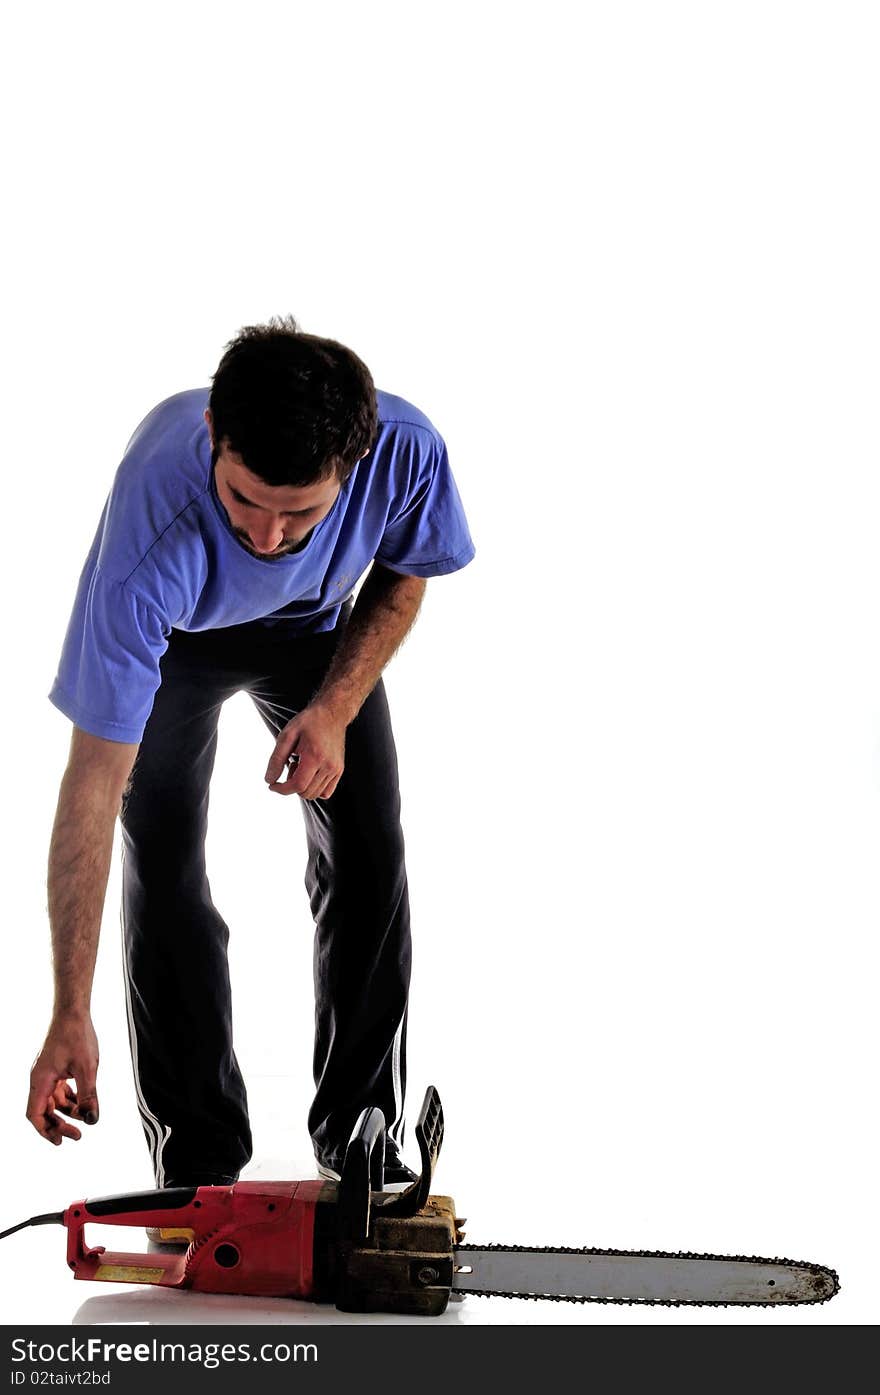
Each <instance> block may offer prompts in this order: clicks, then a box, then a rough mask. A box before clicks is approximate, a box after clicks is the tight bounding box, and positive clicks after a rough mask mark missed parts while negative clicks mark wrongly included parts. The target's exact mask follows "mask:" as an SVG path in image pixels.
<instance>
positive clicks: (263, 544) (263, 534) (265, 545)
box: [250, 523, 284, 552]
mask: <svg viewBox="0 0 880 1395" xmlns="http://www.w3.org/2000/svg"><path fill="white" fill-rule="evenodd" d="M250 537H251V543H252V545H253V546H254V547H255V548H256V550H257V552H274V550H275V548H276V547H280V546H281V544H282V543H283V541H284V529H283V527H282V526H281V524H280V523H264V524H263V526H262V527H261V528H252V529H251V530H250Z"/></svg>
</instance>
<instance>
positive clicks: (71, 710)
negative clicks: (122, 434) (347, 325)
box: [49, 388, 474, 742]
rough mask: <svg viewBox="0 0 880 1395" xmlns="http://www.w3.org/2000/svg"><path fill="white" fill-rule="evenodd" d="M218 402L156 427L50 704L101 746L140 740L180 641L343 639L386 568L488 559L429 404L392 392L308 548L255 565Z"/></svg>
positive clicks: (126, 487) (141, 440)
mask: <svg viewBox="0 0 880 1395" xmlns="http://www.w3.org/2000/svg"><path fill="white" fill-rule="evenodd" d="M208 396H209V390H208V389H207V388H195V389H193V390H191V391H189V392H180V393H177V394H176V395H175V396H174V397H169V398H168V399H167V400H166V401H164V402H160V403H159V405H158V406H157V407H154V408H153V410H152V411H151V412H150V413H149V415H148V416H147V417H145V418H144V420H143V421H142V422H141V424H140V426H139V427H138V428H137V430H136V431H135V433H134V435H133V436H132V438H131V440H130V441H129V443H128V446H127V447H126V451H125V455H124V456H123V459H122V463H121V464H120V466H119V469H118V470H117V472H116V478H115V480H114V482H113V488H112V489H111V491H110V497H109V498H108V500H107V503H106V504H105V506H104V512H103V513H102V515H101V521H100V523H99V525H98V531H97V534H96V536H95V540H94V542H93V544H92V548H91V551H90V552H89V555H88V558H87V559H86V564H85V567H84V568H83V573H82V576H81V577H80V582H79V587H78V590H77V595H76V601H75V603H74V607H73V614H72V616H71V619H70V624H69V626H68V630H67V635H66V638H65V641H64V646H63V649H62V654H61V662H60V665H59V668H58V674H57V677H56V679H55V682H54V684H53V686H52V690H51V692H50V694H49V698H50V701H52V702H53V703H54V704H55V706H56V707H58V708H60V710H61V711H62V712H64V713H65V715H66V716H68V717H69V718H70V719H71V721H73V722H74V723H75V724H76V725H77V726H79V727H82V728H83V730H85V731H88V732H91V733H92V735H93V736H102V737H105V738H106V739H108V740H110V741H126V742H137V741H140V739H141V737H142V736H143V732H144V727H145V726H146V722H147V718H148V717H149V715H150V712H151V710H152V706H153V700H154V698H155V695H156V689H157V688H158V686H159V681H160V671H159V660H160V659H161V657H162V655H163V653H164V652H165V650H166V648H167V647H168V637H169V634H170V632H171V630H172V629H179V630H213V629H219V628H222V627H224V626H228V625H240V624H243V623H245V622H246V621H252V620H259V621H262V622H264V623H266V624H277V623H279V622H281V621H283V622H284V623H285V625H287V626H289V627H290V629H291V630H292V631H294V632H296V633H302V634H310V633H315V632H317V631H321V630H330V629H332V628H333V627H334V625H335V624H336V620H337V617H338V615H339V611H340V608H341V606H342V605H343V604H344V603H345V601H347V600H348V599H349V598H350V596H351V594H352V591H353V589H354V585H355V583H356V582H357V581H358V579H359V578H360V577H361V576H362V575H363V573H364V572H365V571H366V569H367V568H368V567H369V566H370V564H371V563H372V562H373V561H374V560H375V561H377V562H379V563H380V564H381V565H382V566H383V567H388V568H389V569H390V570H391V571H395V572H401V573H404V574H405V575H409V576H424V577H429V576H440V575H442V573H444V572H453V571H457V570H458V568H459V567H463V566H465V565H466V563H468V562H469V561H470V560H471V558H472V557H473V555H474V545H473V543H472V542H471V538H470V533H469V532H468V526H467V520H466V519H465V515H464V511H463V509H462V506H461V500H460V498H459V495H458V490H457V489H456V486H455V481H454V479H453V477H452V472H451V470H450V468H449V460H448V457H447V453H446V446H445V445H444V443H443V440H442V438H441V437H440V436H439V435H438V433H437V432H436V430H435V429H434V427H433V426H432V425H431V423H430V421H428V419H427V417H425V416H424V415H423V414H422V413H421V412H420V411H419V410H418V408H416V407H413V406H411V405H410V403H409V402H405V401H404V400H403V399H402V398H400V397H392V396H390V395H389V394H388V393H385V392H380V393H378V394H377V397H378V404H379V431H378V435H377V438H376V441H375V443H374V445H373V447H372V449H371V451H370V453H369V454H368V455H366V456H365V457H364V459H363V460H361V461H359V462H358V464H357V465H356V466H355V468H354V470H353V471H352V473H351V475H350V476H349V478H348V479H347V480H346V482H345V484H344V485H343V486H342V488H341V490H340V491H339V494H338V496H337V498H336V500H335V502H334V504H333V507H332V508H331V510H330V512H329V513H328V514H327V516H326V517H325V518H323V519H322V520H321V522H320V523H318V524H317V525H316V527H315V528H314V529H313V530H312V533H311V534H310V535H309V537H308V540H307V542H306V545H305V547H303V548H302V549H300V550H299V551H297V552H292V553H290V554H288V555H286V556H281V557H277V558H271V559H264V558H259V557H254V556H252V555H251V554H250V553H249V552H248V551H247V550H246V549H245V548H244V547H243V546H242V545H241V543H240V542H239V541H238V539H237V538H236V536H235V534H234V533H233V531H232V527H231V525H230V522H229V518H228V515H227V513H226V511H225V509H224V508H223V505H222V504H221V502H220V499H219V496H218V494H217V490H216V485H215V483H214V471H213V469H212V468H211V442H210V438H209V436H208V428H207V425H206V423H205V421H204V418H203V413H204V410H205V408H206V407H207V405H208Z"/></svg>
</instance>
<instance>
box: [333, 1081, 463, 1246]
mask: <svg viewBox="0 0 880 1395" xmlns="http://www.w3.org/2000/svg"><path fill="white" fill-rule="evenodd" d="M415 1134H416V1139H417V1140H418V1145H419V1153H420V1155H421V1161H422V1168H421V1172H420V1174H419V1176H418V1177H417V1178H416V1180H415V1182H413V1183H412V1184H411V1185H410V1186H409V1187H407V1188H406V1190H405V1191H402V1192H391V1193H388V1192H383V1191H382V1188H383V1187H384V1184H385V1176H384V1171H385V1116H384V1115H383V1113H382V1111H381V1109H378V1108H376V1107H375V1106H373V1107H372V1108H371V1109H365V1110H364V1111H363V1112H362V1114H361V1115H360V1117H359V1119H358V1121H357V1123H356V1125H355V1128H354V1132H353V1133H352V1135H351V1139H350V1141H349V1144H348V1148H347V1149H346V1152H345V1162H344V1163H343V1166H342V1173H341V1176H340V1180H339V1195H338V1203H337V1216H338V1225H339V1239H340V1240H341V1241H343V1242H346V1241H347V1242H349V1243H351V1244H357V1243H358V1242H359V1241H361V1240H365V1239H366V1237H367V1235H368V1234H369V1230H370V1207H371V1205H372V1207H373V1208H374V1209H375V1210H377V1211H381V1212H382V1215H383V1216H397V1217H403V1216H414V1215H415V1214H416V1212H417V1211H420V1210H421V1208H422V1207H423V1206H424V1204H425V1202H426V1201H427V1199H428V1195H429V1193H430V1190H431V1180H432V1178H433V1176H434V1168H435V1167H436V1165H437V1159H438V1158H439V1156H440V1148H441V1146H442V1144H443V1106H442V1104H441V1103H440V1096H439V1095H438V1093H437V1090H436V1089H435V1087H434V1086H433V1085H429V1086H428V1089H427V1091H426V1093H425V1099H424V1102H423V1104H422V1108H421V1111H420V1113H419V1117H418V1120H417V1121H416V1127H415ZM374 1193H379V1194H378V1195H374Z"/></svg>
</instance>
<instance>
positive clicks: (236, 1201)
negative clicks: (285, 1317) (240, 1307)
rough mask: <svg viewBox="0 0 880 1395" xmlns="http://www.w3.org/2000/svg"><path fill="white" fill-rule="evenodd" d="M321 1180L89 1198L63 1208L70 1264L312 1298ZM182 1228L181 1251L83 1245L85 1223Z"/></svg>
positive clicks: (98, 1273)
mask: <svg viewBox="0 0 880 1395" xmlns="http://www.w3.org/2000/svg"><path fill="white" fill-rule="evenodd" d="M325 1185H326V1184H325V1183H324V1182H321V1181H305V1182H236V1183H235V1184H234V1185H233V1186H230V1187H199V1188H198V1189H196V1190H195V1191H194V1194H193V1198H192V1200H191V1201H190V1202H188V1203H187V1204H186V1205H185V1206H175V1207H174V1208H170V1209H168V1210H166V1211H163V1210H158V1209H152V1210H150V1211H149V1213H148V1214H147V1213H145V1212H144V1210H143V1209H142V1208H137V1209H133V1210H130V1211H118V1212H117V1211H113V1213H112V1214H107V1213H106V1210H105V1209H104V1208H102V1209H101V1210H99V1211H92V1210H90V1209H89V1205H88V1203H87V1202H86V1201H78V1202H74V1203H73V1205H72V1206H69V1207H68V1208H67V1210H66V1211H65V1213H64V1224H65V1226H66V1227H67V1262H68V1264H69V1266H70V1268H71V1269H72V1270H73V1273H74V1277H75V1278H77V1279H89V1280H92V1281H94V1280H98V1281H99V1282H105V1283H106V1282H109V1283H123V1284H144V1283H152V1284H160V1285H162V1286H163V1287H166V1288H180V1289H185V1288H191V1289H197V1290H199V1291H200V1292H202V1293H248V1294H254V1295H259V1296H263V1297H279V1298H304V1299H310V1298H312V1297H313V1293H314V1238H315V1212H316V1207H317V1203H318V1199H319V1197H320V1195H321V1193H322V1191H323V1190H324V1187H325ZM90 1224H91V1225H120V1226H136V1227H144V1226H146V1225H149V1226H158V1227H168V1228H171V1227H173V1228H186V1229H191V1230H192V1231H193V1232H194V1235H195V1238H194V1240H193V1241H192V1243H191V1244H190V1245H189V1247H188V1249H187V1250H186V1251H185V1252H182V1251H178V1252H176V1253H174V1252H169V1253H165V1252H159V1251H155V1252H141V1253H138V1252H131V1251H113V1252H110V1251H107V1250H106V1249H105V1247H104V1246H103V1245H98V1246H96V1247H94V1248H90V1247H89V1246H88V1245H87V1244H86V1243H85V1235H84V1231H85V1227H86V1226H87V1225H90Z"/></svg>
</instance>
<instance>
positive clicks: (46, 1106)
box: [27, 1013, 98, 1144]
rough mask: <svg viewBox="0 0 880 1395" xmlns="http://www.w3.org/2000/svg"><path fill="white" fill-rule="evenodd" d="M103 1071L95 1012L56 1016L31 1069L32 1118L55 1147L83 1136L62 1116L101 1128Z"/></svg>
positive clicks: (30, 1097)
mask: <svg viewBox="0 0 880 1395" xmlns="http://www.w3.org/2000/svg"><path fill="white" fill-rule="evenodd" d="M97 1073H98V1038H97V1037H96V1036H95V1029H94V1027H93V1026H92V1019H91V1017H90V1016H89V1014H88V1013H86V1014H85V1015H83V1016H75V1017H74V1016H67V1017H61V1018H53V1020H52V1023H51V1025H50V1027H49V1031H48V1032H47V1034H46V1040H45V1042H44V1043H43V1049H42V1051H41V1052H40V1054H39V1056H38V1057H37V1059H36V1060H35V1061H34V1064H33V1069H32V1070H31V1092H30V1094H29V1096H28V1104H27V1117H28V1119H29V1120H30V1122H31V1123H32V1124H33V1126H34V1128H35V1129H36V1131H37V1133H39V1134H42V1136H43V1138H46V1139H48V1140H49V1142H50V1143H55V1144H60V1143H61V1141H62V1139H64V1138H81V1137H82V1134H81V1133H80V1130H79V1129H78V1128H76V1127H75V1126H74V1125H73V1124H68V1123H66V1122H65V1120H64V1119H63V1118H59V1115H67V1117H68V1118H70V1119H80V1120H82V1121H83V1122H84V1123H86V1124H96V1123H97V1122H98V1094H97V1089H96V1083H95V1080H96V1076H97ZM71 1081H73V1085H74V1088H73V1089H71V1085H70V1082H71Z"/></svg>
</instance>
